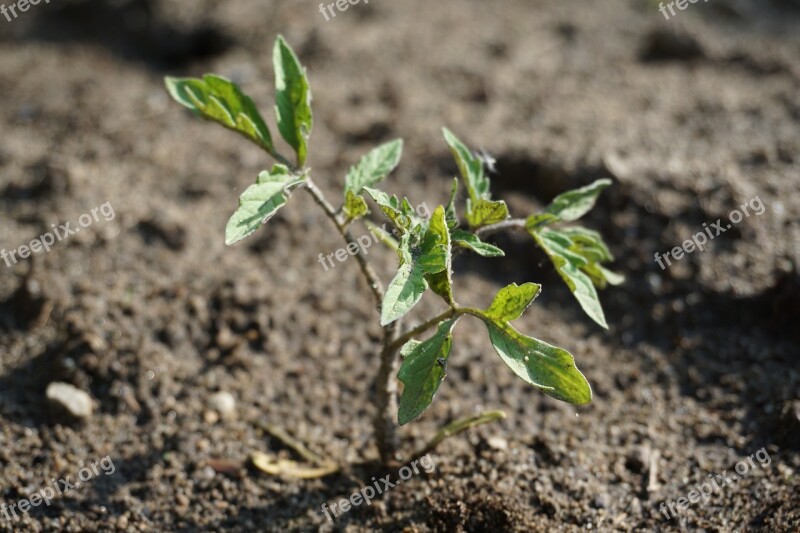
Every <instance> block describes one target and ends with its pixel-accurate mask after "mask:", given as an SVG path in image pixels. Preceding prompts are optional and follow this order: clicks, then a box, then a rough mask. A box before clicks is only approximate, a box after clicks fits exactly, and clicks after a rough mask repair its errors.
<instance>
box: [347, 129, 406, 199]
mask: <svg viewBox="0 0 800 533" xmlns="http://www.w3.org/2000/svg"><path fill="white" fill-rule="evenodd" d="M402 155H403V141H402V139H397V140H395V141H391V142H388V143H386V144H384V145H381V146H378V147H377V148H375V149H374V150H372V151H371V152H369V153H368V154H367V155H365V156H364V157H363V158H361V161H359V163H358V165H356V166H355V167H353V168H351V169H350V172H348V173H347V178H345V191H352V192H354V193H355V194H358V193H360V192H361V190H362V189H363V188H364V187H374V186H375V185H377V184H378V183H380V182H381V181H382V180H383V179H384V178H385V177H386V176H388V175H389V174H390V173H391V172H392V171H393V170H394V169H395V168H396V167H397V165H398V164H399V163H400V157H401V156H402Z"/></svg>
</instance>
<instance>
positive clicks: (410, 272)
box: [381, 206, 452, 326]
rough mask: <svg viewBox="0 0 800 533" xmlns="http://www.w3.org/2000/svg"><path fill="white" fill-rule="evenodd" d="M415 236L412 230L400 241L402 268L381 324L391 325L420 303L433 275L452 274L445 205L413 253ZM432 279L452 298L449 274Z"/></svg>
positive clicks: (386, 298) (385, 304)
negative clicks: (450, 271) (412, 240)
mask: <svg viewBox="0 0 800 533" xmlns="http://www.w3.org/2000/svg"><path fill="white" fill-rule="evenodd" d="M408 208H409V209H410V207H408ZM412 237H413V235H412V233H411V232H408V233H405V234H404V235H403V237H402V240H401V241H400V248H399V250H398V252H399V254H400V268H399V269H398V271H397V274H396V275H395V277H394V279H393V280H392V282H391V283H390V284H389V286H388V287H387V289H386V294H385V296H384V299H383V304H382V305H381V326H385V325H387V324H391V323H392V322H394V321H395V320H397V319H398V318H400V317H402V316H404V315H405V314H406V313H408V312H409V311H410V310H411V309H412V308H413V307H414V306H415V305H417V303H418V302H419V301H420V299H421V298H422V295H423V294H424V293H425V291H426V290H428V286H429V285H428V279H429V278H430V275H431V274H439V273H443V274H444V273H446V274H448V276H449V270H450V269H449V266H450V235H449V233H448V231H447V224H446V222H445V219H444V207H442V206H439V207H437V208H436V210H435V211H434V213H433V215H432V216H431V220H430V223H429V225H428V228H427V230H426V231H425V234H424V235H423V237H422V240H421V242H420V244H419V247H418V248H417V249H415V250H414V251H413V252H412V249H411V239H412ZM432 279H433V280H434V281H435V282H436V287H437V291H439V292H437V294H440V296H442V298H445V300H447V299H448V298H449V299H450V300H452V294H451V293H450V291H449V284H450V279H449V277H447V278H446V279H444V280H443V279H442V278H441V277H436V276H434V277H433V278H432ZM445 283H447V286H446V287H445V285H444V284H445Z"/></svg>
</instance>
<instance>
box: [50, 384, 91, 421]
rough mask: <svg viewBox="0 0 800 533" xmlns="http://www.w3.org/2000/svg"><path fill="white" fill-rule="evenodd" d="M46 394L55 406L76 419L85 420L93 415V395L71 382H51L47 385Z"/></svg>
mask: <svg viewBox="0 0 800 533" xmlns="http://www.w3.org/2000/svg"><path fill="white" fill-rule="evenodd" d="M45 395H46V396H47V400H48V401H49V402H50V403H51V405H53V407H55V408H57V409H60V410H61V411H62V412H64V413H66V414H67V415H69V416H71V417H73V418H75V419H78V420H85V419H87V418H89V417H90V416H92V411H93V410H94V401H93V400H92V397H91V396H89V395H88V394H87V393H85V392H84V391H82V390H80V389H78V388H77V387H74V386H72V385H70V384H69V383H58V382H54V383H51V384H50V385H48V386H47V391H46V392H45Z"/></svg>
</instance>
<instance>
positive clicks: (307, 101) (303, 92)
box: [273, 36, 313, 167]
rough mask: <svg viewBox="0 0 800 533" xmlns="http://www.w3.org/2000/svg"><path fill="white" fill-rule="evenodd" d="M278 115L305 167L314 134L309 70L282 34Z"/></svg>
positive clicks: (277, 52)
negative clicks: (309, 141) (312, 132)
mask: <svg viewBox="0 0 800 533" xmlns="http://www.w3.org/2000/svg"><path fill="white" fill-rule="evenodd" d="M273 63H274V67H275V114H276V118H277V121H278V130H279V131H280V132H281V136H282V137H283V139H284V140H285V141H286V142H287V143H288V144H289V146H291V147H292V148H294V151H295V153H296V154H297V166H298V167H302V166H303V165H304V164H305V162H306V156H307V155H308V137H309V136H310V135H311V129H312V127H313V118H312V115H311V89H310V87H309V84H308V78H307V76H306V71H305V69H304V68H303V66H302V65H301V64H300V61H299V60H298V59H297V56H296V55H295V53H294V51H293V50H292V49H291V48H290V47H289V45H288V44H287V43H286V41H285V40H284V39H283V37H282V36H279V37H278V39H277V40H276V41H275V48H274V50H273Z"/></svg>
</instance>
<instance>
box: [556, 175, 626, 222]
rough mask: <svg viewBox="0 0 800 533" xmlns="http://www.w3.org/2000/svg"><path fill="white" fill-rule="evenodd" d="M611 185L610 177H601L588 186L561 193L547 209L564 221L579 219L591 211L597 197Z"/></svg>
mask: <svg viewBox="0 0 800 533" xmlns="http://www.w3.org/2000/svg"><path fill="white" fill-rule="evenodd" d="M609 185H611V180H610V179H601V180H597V181H595V182H594V183H592V184H591V185H587V186H586V187H581V188H580V189H575V190H573V191H569V192H565V193H563V194H559V195H558V196H556V197H555V199H554V200H553V201H552V202H551V203H550V205H549V206H547V209H546V210H545V211H546V212H547V213H549V214H551V215H554V216H556V217H558V219H559V220H561V221H562V222H572V221H575V220H578V219H579V218H581V217H582V216H583V215H585V214H586V213H588V212H589V211H591V209H592V208H593V207H594V204H595V202H596V201H597V197H598V196H599V195H600V193H601V192H603V189H605V188H606V187H608V186H609Z"/></svg>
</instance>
